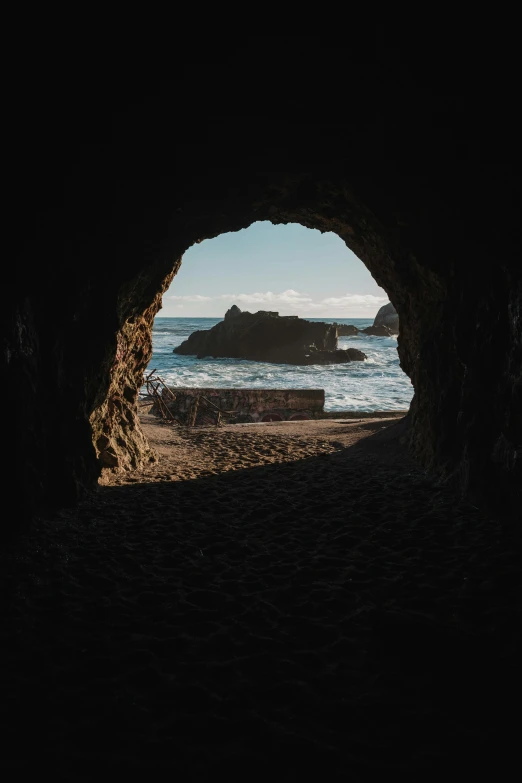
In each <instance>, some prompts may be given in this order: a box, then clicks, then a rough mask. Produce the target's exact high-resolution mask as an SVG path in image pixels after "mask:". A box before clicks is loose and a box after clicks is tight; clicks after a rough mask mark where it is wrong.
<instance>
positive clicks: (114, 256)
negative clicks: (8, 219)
mask: <svg viewBox="0 0 522 783" xmlns="http://www.w3.org/2000/svg"><path fill="white" fill-rule="evenodd" d="M230 67H231V66H230V63H227V62H223V63H222V69H223V74H225V73H226V74H228V75H229V76H230ZM227 68H228V70H227ZM395 69H396V72H395V71H394V73H395V76H394V77H392V71H393V69H391V70H390V73H389V74H388V76H387V77H384V76H383V75H382V74H381V71H380V70H379V71H378V72H379V74H380V76H379V79H377V77H376V75H375V74H373V76H372V73H371V71H368V72H366V70H365V69H363V70H365V74H366V75H363V76H362V77H361V80H360V81H358V82H357V85H356V86H355V87H353V89H354V90H357V93H356V94H357V95H358V96H359V98H360V99H361V101H363V100H364V102H363V103H361V106H364V111H362V110H361V111H355V110H353V111H348V110H347V111H346V117H344V114H343V112H342V111H341V109H339V110H338V111H337V112H335V110H334V109H331V110H330V113H329V117H330V121H329V123H328V124H326V125H321V124H320V123H319V122H318V121H317V119H316V118H314V120H313V121H312V119H310V118H309V119H308V120H307V121H304V120H303V122H301V123H297V120H296V119H295V116H297V115H295V116H294V117H292V116H289V117H288V119H285V117H286V115H285V114H284V110H281V115H278V120H277V130H275V129H274V126H273V123H274V122H275V119H274V114H273V113H274V112H275V114H277V113H278V111H279V104H278V103H277V101H276V98H275V97H274V101H273V108H272V114H271V113H270V112H269V111H268V109H267V113H266V115H265V116H264V117H259V116H257V115H255V114H253V115H249V114H248V111H249V110H250V109H251V108H252V107H251V106H247V105H245V106H242V111H243V112H244V113H243V114H242V115H241V114H240V115H239V116H238V117H236V116H234V115H233V114H232V116H230V117H228V118H227V116H226V111H225V106H223V107H222V108H221V112H222V113H221V114H220V115H218V116H216V117H215V119H214V120H213V119H212V117H213V116H214V115H213V114H212V111H211V107H209V118H207V121H206V122H205V123H204V124H202V123H201V122H200V115H199V114H197V113H196V114H194V116H193V124H191V121H190V111H189V109H192V104H191V103H190V98H187V101H188V105H187V106H186V112H185V114H186V115H187V114H188V115H189V118H187V116H185V120H184V122H183V123H182V124H181V125H180V124H177V125H176V135H175V139H176V141H175V143H174V141H173V138H174V137H172V129H171V128H172V122H173V120H172V114H171V112H170V111H169V110H168V109H167V108H166V106H167V102H165V101H164V97H165V96H164V93H162V92H161V90H160V88H159V87H158V88H157V89H158V93H157V94H155V93H154V90H153V89H152V88H151V93H152V94H151V95H149V96H148V97H147V98H143V103H142V105H140V103H139V100H140V96H139V95H136V96H128V95H127V97H128V99H129V105H127V106H126V105H125V104H124V103H123V100H124V95H122V96H120V99H119V101H118V100H117V99H115V100H114V103H113V104H110V103H109V104H108V106H107V105H106V104H104V103H103V100H102V98H101V97H100V98H99V99H98V100H99V105H98V106H96V103H94V106H92V105H91V104H89V105H90V106H91V109H92V111H93V113H95V111H96V108H97V111H98V117H99V118H100V117H101V116H102V115H103V111H104V110H105V111H108V112H109V116H110V117H111V119H112V123H113V141H112V143H111V144H107V143H102V142H101V141H100V142H99V143H98V144H95V143H94V142H92V140H91V139H90V138H89V136H88V133H87V130H84V135H83V136H81V134H79V132H78V136H79V137H74V136H71V138H70V139H69V140H68V144H67V145H66V146H64V147H63V149H62V148H61V147H60V146H59V145H58V146H57V142H56V140H55V141H54V146H53V141H52V138H51V131H49V133H48V135H47V136H45V134H44V132H43V131H42V134H43V135H42V137H41V138H40V139H39V140H37V143H35V144H34V146H33V148H32V149H31V148H28V149H25V148H24V154H25V155H26V158H25V165H26V169H27V176H29V177H30V182H31V188H30V194H29V196H28V195H27V194H25V195H24V193H25V191H24V192H20V193H19V201H18V202H17V203H18V204H19V206H20V212H21V215H24V220H25V222H24V224H23V225H22V226H21V228H20V232H21V234H20V235H21V237H23V240H24V241H23V243H21V244H22V251H21V252H22V257H21V259H20V262H19V267H18V268H19V270H20V271H22V270H23V280H20V281H19V285H18V286H17V287H16V288H15V289H14V290H13V296H12V297H11V298H10V301H9V302H8V303H7V306H6V313H4V318H5V323H6V334H5V338H4V341H5V346H6V349H5V352H4V360H5V362H6V371H7V378H8V379H9V380H8V384H9V388H10V390H11V391H12V392H13V393H14V400H13V405H14V409H16V410H17V412H18V414H19V415H20V416H21V417H22V418H23V421H24V422H25V426H24V428H23V431H22V432H21V433H19V434H18V436H17V438H16V448H17V455H18V458H17V460H16V462H15V464H14V465H13V466H12V467H13V469H14V474H15V476H14V478H16V483H17V492H18V493H19V497H21V498H23V506H24V507H23V509H20V513H21V516H30V515H31V514H33V513H35V512H36V511H37V510H38V508H40V507H41V506H42V505H49V504H50V505H53V504H55V505H56V504H57V503H58V504H59V503H61V502H63V501H67V502H75V500H76V499H77V498H79V497H81V496H82V493H84V492H85V491H86V490H89V489H92V487H93V486H94V485H95V484H96V481H97V479H98V476H99V473H100V469H101V467H102V466H113V467H115V466H119V467H121V468H123V469H124V468H125V466H132V465H136V464H138V463H139V462H140V460H143V459H148V458H150V456H151V455H150V454H149V451H148V448H147V444H146V442H145V440H144V438H143V437H142V434H141V432H140V428H139V425H138V424H137V421H136V416H135V403H136V398H137V393H138V389H139V386H140V383H141V379H142V373H143V370H144V368H145V367H146V365H147V362H148V360H149V358H150V351H151V338H150V330H151V324H152V321H153V318H154V315H155V314H156V312H157V310H158V309H159V306H160V303H161V295H162V292H163V291H165V290H166V289H167V287H168V286H169V284H170V282H171V280H172V277H173V275H174V274H175V272H176V269H177V268H178V266H179V263H180V259H181V257H182V255H183V253H184V252H185V250H186V249H187V248H188V247H190V246H191V245H192V244H194V243H196V242H200V241H202V240H203V239H206V238H211V237H215V236H217V235H219V234H220V233H223V232H227V231H236V230H238V229H242V228H245V227H247V226H249V225H250V224H251V223H252V222H254V221H258V220H270V221H272V222H274V223H277V222H279V223H285V222H298V223H301V224H302V225H303V226H307V227H310V228H315V229H319V230H321V231H333V232H335V233H336V234H337V235H338V236H339V237H341V238H342V239H343V240H344V241H345V242H346V244H347V245H348V247H349V248H350V249H352V250H353V251H354V252H355V253H356V255H357V256H358V257H359V258H360V259H361V260H362V261H363V262H364V263H365V264H366V266H367V267H368V269H369V270H370V272H371V274H372V275H373V277H374V278H375V280H376V281H377V283H378V285H380V286H381V287H383V288H384V289H385V290H386V291H387V292H388V294H389V297H390V300H391V301H392V302H393V304H394V306H395V307H396V309H397V310H398V312H399V314H400V318H401V323H402V324H403V327H402V329H401V335H400V339H399V345H398V350H399V356H400V362H401V367H402V369H403V370H404V372H405V373H406V374H407V375H408V376H409V377H410V378H411V381H412V383H413V386H414V389H415V395H414V399H413V401H412V405H411V411H410V416H409V436H408V437H409V441H410V447H411V449H412V451H413V452H414V453H415V455H416V456H417V457H418V459H419V460H421V461H422V462H423V464H424V465H425V466H426V467H427V468H430V469H433V470H436V471H439V472H441V473H443V474H444V475H445V476H446V477H447V478H448V480H452V481H455V482H456V483H457V484H458V485H459V486H460V487H461V489H462V491H464V492H472V493H478V494H479V495H483V496H484V497H485V496H486V495H488V493H490V494H491V493H492V495H493V498H490V499H492V500H493V502H494V503H497V502H502V503H503V504H505V505H507V506H508V507H509V506H511V507H513V505H514V504H516V500H517V496H518V491H519V486H520V479H519V476H520V448H519V447H520V439H521V436H520V429H521V420H520V416H521V413H520V411H521V408H522V405H521V393H522V392H521V389H522V385H521V371H520V364H521V350H522V348H521V336H520V334H521V332H520V330H521V322H520V295H521V280H520V265H519V262H518V254H517V250H518V233H517V225H518V205H519V202H518V200H517V195H518V194H517V190H516V188H517V184H518V181H517V179H516V176H515V173H514V171H513V161H512V160H511V158H510V157H509V149H510V147H509V140H510V138H511V137H510V133H512V132H513V130H514V127H515V125H514V124H513V125H510V124H509V123H508V121H507V120H506V121H504V122H501V121H499V122H498V124H497V123H495V125H494V127H493V128H492V127H491V124H492V122H493V120H492V121H491V122H490V123H486V121H485V120H484V118H483V117H482V118H481V121H480V122H478V121H475V119H476V112H477V111H478V110H479V109H478V106H477V100H478V95H477V93H476V90H475V91H473V90H470V92H469V94H465V95H464V97H462V99H461V100H460V102H456V98H455V97H454V96H453V95H452V93H451V92H448V90H449V85H448V84H447V83H446V82H445V81H444V79H442V77H441V79H440V83H438V82H437V81H436V79H434V78H432V81H431V83H430V82H429V81H428V82H427V83H424V84H423V85H422V89H421V88H420V87H419V85H418V83H417V82H416V78H417V77H416V76H415V74H413V73H412V72H411V71H409V70H408V68H407V67H405V66H400V64H399V63H396V65H395ZM216 78H217V76H216ZM253 78H254V77H253ZM317 78H318V77H317ZM393 78H396V79H397V80H398V83H402V85H403V86H402V89H401V91H400V92H399V93H397V91H396V90H393V89H392V87H393ZM418 78H420V77H418ZM160 86H161V85H160ZM370 86H371V90H370ZM366 88H367V89H366ZM166 89H167V88H166V87H164V90H166ZM476 89H477V88H476ZM408 90H410V92H408ZM325 94H329V93H328V88H325ZM370 94H371V95H372V96H373V97H372V100H370V99H369V96H370ZM101 95H102V96H103V95H104V96H105V100H106V101H108V100H109V98H108V95H107V93H101ZM307 95H308V94H307V92H306V91H305V90H304V88H296V95H295V96H294V101H295V104H296V106H295V107H294V108H295V111H296V112H297V111H298V109H299V106H300V103H299V101H301V103H303V102H304V101H305V100H308V99H309V100H312V98H308V97H307ZM412 95H415V100H413V98H412V97H411V96H412ZM377 96H378V100H377ZM131 98H132V100H131ZM48 99H49V98H48V96H46V100H48ZM89 99H90V100H91V101H94V100H95V99H94V97H93V96H92V94H91V93H89V95H87V96H86V97H85V100H86V101H88V100H89ZM492 100H497V101H500V93H498V95H496V96H493V98H492ZM245 102H246V99H245ZM316 104H317V106H316V109H317V111H319V107H320V109H321V110H322V111H324V100H323V99H322V98H321V97H320V98H318V99H316ZM316 104H314V105H316ZM35 110H36V109H35ZM85 110H86V109H85ZM109 110H110V111H109ZM503 110H504V112H506V111H507V109H506V107H505V105H503ZM60 116H61V115H60V114H57V122H58V119H59V118H60ZM499 116H500V117H502V116H503V115H502V112H501V114H500V115H499ZM152 126H154V132H152ZM495 128H496V129H497V131H498V133H497V135H494V134H495ZM499 134H501V138H499ZM47 145H48V146H47ZM46 150H47V151H46ZM53 150H54V151H56V160H59V161H61V162H62V164H63V166H64V168H65V171H64V173H65V175H66V199H65V203H64V204H61V203H60V200H59V199H60V196H61V194H60V191H59V189H58V186H56V185H55V179H56V175H55V174H53V172H52V171H51V170H50V169H49V168H48V166H49V165H50V162H51V160H53V161H54V160H55V159H54V158H53V156H52V155H51V154H50V151H53ZM354 150H357V152H356V153H355V152H354ZM37 152H39V153H41V156H40V157H36V153H37ZM46 166H47V168H46ZM24 183H25V180H24ZM53 188H54V190H53ZM19 190H20V191H22V188H21V187H20V186H19ZM24 198H25V199H26V201H24ZM27 199H29V201H27ZM486 213H487V216H486ZM29 214H30V215H31V217H30V218H29V217H28V215H29ZM500 226H501V229H500ZM58 237H60V238H61V240H62V245H63V249H62V250H61V251H60V253H59V252H58V249H57V244H56V243H57V238H58Z"/></svg>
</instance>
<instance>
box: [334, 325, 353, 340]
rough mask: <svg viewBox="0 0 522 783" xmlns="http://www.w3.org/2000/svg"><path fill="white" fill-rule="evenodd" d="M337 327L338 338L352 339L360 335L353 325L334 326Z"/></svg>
mask: <svg viewBox="0 0 522 783" xmlns="http://www.w3.org/2000/svg"><path fill="white" fill-rule="evenodd" d="M333 325H334V326H336V327H337V336H338V337H352V335H354V334H359V329H358V328H357V327H356V326H354V325H353V324H338V323H335V322H334V324H333Z"/></svg>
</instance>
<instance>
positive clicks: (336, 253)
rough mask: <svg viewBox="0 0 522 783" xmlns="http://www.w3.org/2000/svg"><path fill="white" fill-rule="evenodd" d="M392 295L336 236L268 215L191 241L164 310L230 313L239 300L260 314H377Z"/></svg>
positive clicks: (212, 315) (163, 313)
mask: <svg viewBox="0 0 522 783" xmlns="http://www.w3.org/2000/svg"><path fill="white" fill-rule="evenodd" d="M388 301H389V299H388V296H387V295H386V292H385V291H384V290H383V289H382V288H379V286H378V285H377V283H376V282H375V280H374V279H373V277H372V276H371V274H370V272H369V271H368V269H367V268H366V267H365V265H364V264H363V262H362V261H360V260H359V259H358V258H357V256H356V255H355V254H354V253H352V251H351V250H349V249H348V248H347V247H346V245H345V244H344V242H343V240H342V239H340V238H339V237H338V236H337V235H336V234H333V233H331V232H328V233H324V234H322V233H321V232H320V231H317V230H315V229H309V228H305V227H304V226H301V225H299V224H296V223H291V224H288V225H273V224H272V223H269V222H267V221H263V222H258V223H253V224H252V225H251V226H250V227H249V228H246V229H243V230H242V231H235V232H231V233H227V234H221V235H220V236H219V237H216V238H215V239H206V240H204V241H203V242H201V243H199V244H197V245H193V246H192V247H190V248H189V249H188V250H187V252H186V253H185V255H184V256H183V260H182V263H181V268H180V270H179V272H178V274H177V275H176V277H175V278H174V280H173V282H172V284H171V286H170V288H169V289H168V291H166V292H165V294H164V295H163V307H162V309H161V310H160V311H159V313H158V316H160V317H169V316H171V317H172V316H174V317H178V318H180V317H198V318H204V317H209V318H222V317H223V316H224V314H225V312H226V311H227V310H228V308H229V307H231V306H232V305H233V304H236V305H237V306H238V307H239V308H241V310H249V311H250V312H252V313H255V312H257V310H275V311H277V312H279V314H280V315H299V316H301V317H309V318H310V317H311V318H330V317H335V318H373V317H374V316H375V315H376V313H377V310H378V309H379V308H380V307H381V306H382V305H383V304H386V303H387V302H388Z"/></svg>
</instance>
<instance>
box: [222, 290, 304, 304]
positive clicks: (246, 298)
mask: <svg viewBox="0 0 522 783" xmlns="http://www.w3.org/2000/svg"><path fill="white" fill-rule="evenodd" d="M216 298H217V299H225V300H227V301H230V302H241V303H242V304H288V305H297V304H306V305H309V304H310V303H311V302H312V297H311V296H309V295H308V294H301V293H299V291H294V290H293V289H292V288H289V289H288V290H287V291H283V292H282V293H281V294H274V293H273V292H272V291H266V293H261V292H258V293H254V294H221V296H218V297H216Z"/></svg>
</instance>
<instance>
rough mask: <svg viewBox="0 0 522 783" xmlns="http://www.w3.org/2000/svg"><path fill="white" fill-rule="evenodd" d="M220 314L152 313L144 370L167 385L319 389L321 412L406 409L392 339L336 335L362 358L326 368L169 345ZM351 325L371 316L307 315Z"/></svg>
mask: <svg viewBox="0 0 522 783" xmlns="http://www.w3.org/2000/svg"><path fill="white" fill-rule="evenodd" d="M222 320H223V319H222V318H162V317H159V316H158V317H156V318H155V320H154V325H153V330H152V350H153V354H152V359H151V361H150V363H149V365H148V367H147V370H146V373H147V372H151V371H152V370H155V373H156V374H157V375H160V376H161V377H162V378H163V380H164V381H165V382H166V383H167V384H168V385H169V386H178V387H184V386H185V387H194V386H198V387H207V388H208V387H215V388H273V389H324V390H325V406H324V409H325V410H326V411H332V412H333V411H380V410H387V411H391V410H407V409H408V408H409V407H410V402H411V398H412V397H413V386H412V385H411V382H410V379H409V378H408V376H407V375H405V374H404V373H403V371H402V370H401V368H400V367H399V357H398V354H397V338H396V337H370V336H368V335H356V336H354V337H340V338H339V343H338V345H339V348H349V347H353V348H359V350H361V351H364V353H365V354H366V355H367V356H368V358H367V359H366V360H365V361H363V362H349V363H348V364H332V365H327V366H322V365H309V366H302V367H300V366H295V365H288V364H268V363H266V364H265V363H263V362H251V361H247V360H245V359H211V358H207V359H197V358H196V357H195V356H180V355H178V354H175V353H173V349H174V348H175V347H176V346H178V345H180V344H181V343H182V342H183V340H186V339H187V337H188V336H189V335H190V334H191V333H192V332H195V331H196V330H198V329H211V328H212V327H213V326H214V325H215V324H217V323H219V322H220V321H222ZM306 320H307V321H323V322H326V323H333V322H334V321H336V322H337V323H339V324H353V325H354V326H357V327H358V328H359V329H364V328H365V327H366V326H371V325H372V324H373V318H307V319H306Z"/></svg>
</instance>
